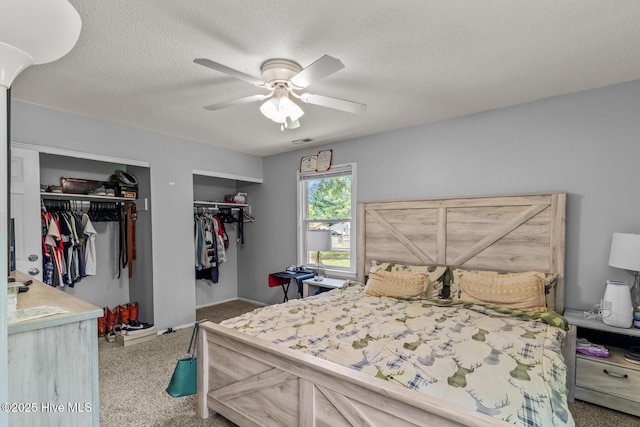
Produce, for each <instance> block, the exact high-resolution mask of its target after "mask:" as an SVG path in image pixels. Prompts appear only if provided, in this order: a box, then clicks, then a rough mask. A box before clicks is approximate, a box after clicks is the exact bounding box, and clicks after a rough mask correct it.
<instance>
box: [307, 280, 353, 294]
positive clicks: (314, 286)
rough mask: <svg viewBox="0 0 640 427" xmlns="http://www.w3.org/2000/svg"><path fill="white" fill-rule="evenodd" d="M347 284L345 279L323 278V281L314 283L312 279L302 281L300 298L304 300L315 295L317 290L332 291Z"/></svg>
mask: <svg viewBox="0 0 640 427" xmlns="http://www.w3.org/2000/svg"><path fill="white" fill-rule="evenodd" d="M345 283H347V280H346V279H330V278H328V277H325V278H324V279H322V280H320V281H318V282H316V281H315V280H313V279H306V280H303V281H302V298H306V297H308V296H309V295H315V294H316V292H317V291H318V289H320V288H324V289H334V288H339V287H340V286H342V285H344V284H345Z"/></svg>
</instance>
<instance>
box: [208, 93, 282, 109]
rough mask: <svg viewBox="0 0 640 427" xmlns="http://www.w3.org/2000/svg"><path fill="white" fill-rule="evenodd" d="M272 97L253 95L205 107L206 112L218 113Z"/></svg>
mask: <svg viewBox="0 0 640 427" xmlns="http://www.w3.org/2000/svg"><path fill="white" fill-rule="evenodd" d="M269 96H270V95H251V96H245V97H244V98H238V99H232V100H230V101H223V102H218V103H217V104H211V105H207V106H206V107H204V109H205V110H210V111H216V110H222V109H223V108H228V107H234V106H236V105H242V104H248V103H250V102H255V101H262V100H263V99H266V98H268V97H269Z"/></svg>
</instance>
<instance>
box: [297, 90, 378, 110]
mask: <svg viewBox="0 0 640 427" xmlns="http://www.w3.org/2000/svg"><path fill="white" fill-rule="evenodd" d="M300 99H301V100H302V101H303V102H306V103H307V104H315V105H321V106H323V107H328V108H334V109H336V110H342V111H346V112H347V113H353V114H360V113H364V112H365V111H366V110H367V106H366V105H365V104H360V103H358V102H353V101H347V100H345V99H339V98H331V97H330V96H324V95H316V94H313V93H303V94H301V95H300Z"/></svg>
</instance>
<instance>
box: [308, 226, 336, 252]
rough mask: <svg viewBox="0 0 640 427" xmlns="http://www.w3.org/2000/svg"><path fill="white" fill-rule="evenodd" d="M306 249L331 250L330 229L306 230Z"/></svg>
mask: <svg viewBox="0 0 640 427" xmlns="http://www.w3.org/2000/svg"><path fill="white" fill-rule="evenodd" d="M307 250H309V251H328V250H331V230H307Z"/></svg>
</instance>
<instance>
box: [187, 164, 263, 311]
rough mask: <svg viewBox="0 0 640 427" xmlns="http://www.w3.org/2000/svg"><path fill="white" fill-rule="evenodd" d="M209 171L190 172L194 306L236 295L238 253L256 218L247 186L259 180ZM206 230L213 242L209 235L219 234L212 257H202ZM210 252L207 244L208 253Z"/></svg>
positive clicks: (210, 240)
mask: <svg viewBox="0 0 640 427" xmlns="http://www.w3.org/2000/svg"><path fill="white" fill-rule="evenodd" d="M212 175H214V174H213V173H207V172H203V171H200V173H198V172H196V171H194V175H193V200H194V205H193V220H194V254H195V255H196V258H195V259H196V265H195V266H194V276H195V293H196V309H203V308H206V307H211V306H215V305H218V304H222V303H225V302H229V301H234V300H237V299H238V295H239V293H238V269H239V268H247V266H243V265H241V263H240V262H239V259H238V258H239V257H238V255H239V253H240V252H241V251H242V250H243V248H244V247H246V246H248V245H251V238H250V233H251V227H252V226H254V225H253V222H254V221H256V220H255V219H254V216H253V215H254V212H253V211H252V209H251V194H250V188H251V186H253V185H257V184H259V183H261V182H262V180H259V181H256V182H252V181H249V179H247V180H246V181H245V180H243V179H242V178H241V177H238V178H227V177H218V176H212ZM243 202H244V203H243ZM207 231H211V234H209V236H210V238H209V240H208V241H209V242H210V243H213V240H212V239H211V236H215V235H216V233H217V234H218V235H219V236H220V237H219V238H216V239H218V243H219V244H218V245H217V249H219V250H218V251H217V252H216V253H215V255H214V256H213V257H212V258H209V259H204V260H203V259H202V256H203V254H205V251H206V249H207V248H206V242H207V240H206V236H207V234H206V233H207ZM198 235H200V236H201V238H200V240H198ZM203 237H204V238H205V239H203ZM210 246H211V245H210ZM211 252H212V248H211V247H209V254H211ZM212 260H213V261H214V263H215V266H214V267H213V268H212V267H211V264H212V263H211V261H212ZM207 261H209V262H210V263H209V265H207Z"/></svg>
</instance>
